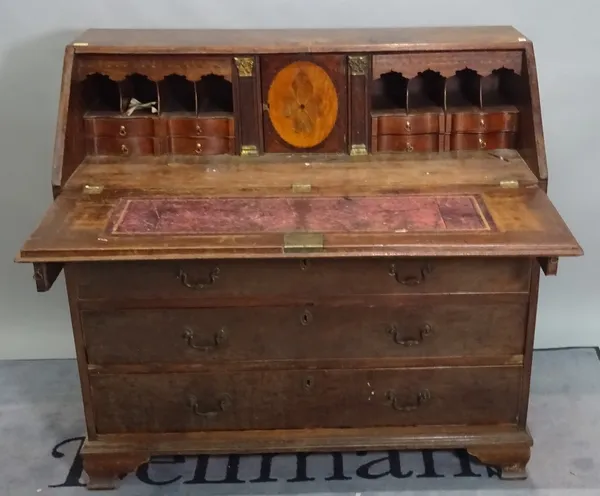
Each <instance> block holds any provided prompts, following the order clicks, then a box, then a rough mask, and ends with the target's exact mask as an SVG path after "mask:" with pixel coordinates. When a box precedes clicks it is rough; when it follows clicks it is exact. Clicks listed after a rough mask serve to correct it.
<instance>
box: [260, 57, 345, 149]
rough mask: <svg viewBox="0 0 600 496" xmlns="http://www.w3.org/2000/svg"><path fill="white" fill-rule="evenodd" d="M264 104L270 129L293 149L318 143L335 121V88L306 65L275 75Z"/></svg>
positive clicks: (315, 67)
mask: <svg viewBox="0 0 600 496" xmlns="http://www.w3.org/2000/svg"><path fill="white" fill-rule="evenodd" d="M267 103H268V106H269V116H270V119H271V123H272V125H273V128H274V129H275V131H276V132H277V134H278V135H279V136H280V137H281V139H282V140H284V141H285V142H286V143H288V144H289V145H291V146H294V147H296V148H312V147H314V146H317V145H319V144H320V143H322V142H323V141H324V140H325V139H326V138H327V137H328V136H329V135H330V134H331V131H332V130H333V128H334V126H335V123H336V120H337V117H338V108H339V98H338V94H337V91H336V88H335V84H334V83H333V81H332V80H331V78H330V77H329V75H328V74H327V72H326V71H325V70H324V69H322V68H321V67H319V66H318V65H317V64H314V63H312V62H307V61H298V62H292V63H291V64H289V65H287V66H285V67H284V68H282V69H281V70H280V71H279V72H278V73H277V74H276V75H275V77H274V78H273V81H272V83H271V86H270V87H269V92H268V97H267Z"/></svg>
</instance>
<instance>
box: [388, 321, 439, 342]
mask: <svg viewBox="0 0 600 496" xmlns="http://www.w3.org/2000/svg"><path fill="white" fill-rule="evenodd" d="M387 332H388V334H391V335H392V336H393V337H394V343H396V344H400V345H402V346H416V345H418V344H421V343H422V342H423V340H424V339H425V338H426V337H427V336H431V334H433V328H432V327H431V326H430V325H429V324H425V325H424V326H423V327H421V329H420V331H419V337H418V338H416V339H415V338H407V337H404V338H403V337H400V331H399V330H398V327H397V326H396V324H394V325H392V326H390V327H389V328H388V330H387Z"/></svg>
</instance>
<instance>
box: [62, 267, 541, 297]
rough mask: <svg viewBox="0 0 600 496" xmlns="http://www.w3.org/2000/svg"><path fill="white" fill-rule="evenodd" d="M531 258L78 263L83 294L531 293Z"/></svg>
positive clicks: (231, 295)
mask: <svg viewBox="0 0 600 496" xmlns="http://www.w3.org/2000/svg"><path fill="white" fill-rule="evenodd" d="M529 264H530V261H529V259H527V258H508V259H502V258H490V259H460V258H448V259H419V258H414V259H393V258H389V259H387V258H377V259H367V258H363V259H349V258H345V259H333V260H308V259H299V260H208V261H191V260H190V261H180V262H170V261H165V262H160V263H158V262H146V263H130V262H120V263H114V264H108V265H98V264H93V263H83V264H77V265H75V266H74V269H73V270H74V271H76V273H77V276H76V278H77V281H78V294H79V297H80V298H81V299H86V300H87V299H103V300H109V299H112V300H120V299H138V300H139V299H153V298H161V299H177V298H185V299H187V300H188V301H191V300H193V301H195V302H196V304H198V305H201V304H202V300H203V299H205V298H208V297H211V298H223V297H228V298H258V297H270V298H281V299H285V298H288V299H289V298H290V297H294V298H302V299H304V300H305V301H314V298H316V297H318V296H332V295H369V294H396V295H401V294H411V295H414V294H445V293H451V292H459V293H486V292H491V293H496V292H515V293H518V292H526V291H527V290H528V285H529V271H528V267H529Z"/></svg>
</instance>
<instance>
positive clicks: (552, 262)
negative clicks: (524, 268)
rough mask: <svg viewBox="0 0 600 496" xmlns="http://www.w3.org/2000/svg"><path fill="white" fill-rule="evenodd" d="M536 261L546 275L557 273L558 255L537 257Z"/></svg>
mask: <svg viewBox="0 0 600 496" xmlns="http://www.w3.org/2000/svg"><path fill="white" fill-rule="evenodd" d="M538 263H539V264H540V267H541V268H542V270H543V271H544V274H546V275H547V276H555V275H556V274H558V257H546V258H538Z"/></svg>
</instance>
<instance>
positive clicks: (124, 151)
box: [121, 145, 129, 155]
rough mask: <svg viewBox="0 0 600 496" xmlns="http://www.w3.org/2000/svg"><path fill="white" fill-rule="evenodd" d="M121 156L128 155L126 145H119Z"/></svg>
mask: <svg viewBox="0 0 600 496" xmlns="http://www.w3.org/2000/svg"><path fill="white" fill-rule="evenodd" d="M121 154H123V155H128V154H129V148H127V145H121Z"/></svg>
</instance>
